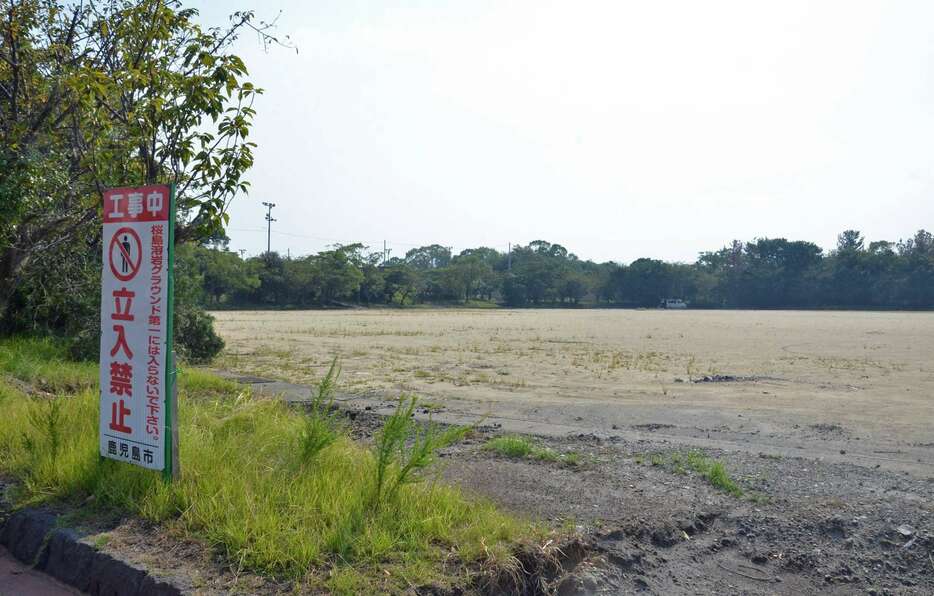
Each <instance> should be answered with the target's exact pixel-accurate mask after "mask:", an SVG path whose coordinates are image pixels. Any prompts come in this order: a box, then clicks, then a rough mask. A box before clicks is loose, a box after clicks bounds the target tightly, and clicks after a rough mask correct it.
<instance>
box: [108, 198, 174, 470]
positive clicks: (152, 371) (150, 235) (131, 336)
mask: <svg viewBox="0 0 934 596" xmlns="http://www.w3.org/2000/svg"><path fill="white" fill-rule="evenodd" d="M169 201H170V188H169V187H168V186H144V187H141V188H115V189H112V190H108V191H107V192H105V193H104V234H103V247H104V263H103V274H102V276H101V355H100V364H101V370H100V382H101V399H100V407H101V410H100V453H101V455H102V456H103V457H108V458H111V459H116V460H119V461H124V462H127V463H132V464H136V465H139V466H143V467H145V468H150V469H153V470H162V469H163V468H164V467H165V441H166V436H165V435H166V398H167V395H166V393H167V387H166V369H167V365H168V363H169V356H170V354H169V350H170V347H169V345H168V340H170V338H169V337H168V329H169V320H168V318H169V316H171V309H170V306H169V277H170V275H171V271H170V270H169V245H170V241H171V238H172V234H171V231H170V229H169V211H170V209H169Z"/></svg>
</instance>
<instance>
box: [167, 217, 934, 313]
mask: <svg viewBox="0 0 934 596" xmlns="http://www.w3.org/2000/svg"><path fill="white" fill-rule="evenodd" d="M179 262H180V263H183V264H184V267H186V268H187V271H188V274H189V275H190V276H193V280H192V281H191V282H190V284H189V285H190V286H192V287H194V288H200V291H196V295H197V298H198V299H200V300H201V301H202V302H203V303H204V305H205V306H207V307H209V308H218V307H240V306H244V307H303V306H327V305H335V304H342V303H356V304H363V305H380V304H399V305H403V304H456V303H471V302H477V301H486V302H496V303H500V304H504V305H508V306H533V307H534V306H552V305H579V304H604V305H619V306H635V307H642V306H655V305H657V304H658V303H659V301H660V300H661V299H662V298H681V299H684V300H686V301H687V302H689V303H690V304H691V305H692V306H697V307H743V308H809V307H810V308H920V309H924V308H932V307H934V239H932V235H931V234H930V233H928V232H926V231H924V230H921V231H919V232H917V233H916V234H915V235H914V236H913V237H912V238H910V239H908V240H904V241H900V242H897V243H894V242H886V241H877V242H871V243H869V244H868V245H867V244H866V242H865V240H864V239H863V237H862V235H861V234H860V233H859V232H857V231H853V230H847V231H845V232H843V233H842V234H840V236H839V238H838V242H837V246H836V247H835V248H834V249H833V250H831V251H829V252H826V253H825V252H824V251H823V250H822V249H821V248H820V247H818V246H817V245H816V244H813V243H811V242H804V241H789V240H785V239H784V238H777V239H766V238H763V239H756V240H753V241H750V242H745V243H744V242H740V241H734V242H733V243H731V244H730V245H729V246H727V247H724V248H722V249H720V250H717V251H713V252H705V253H701V255H700V256H699V258H698V259H697V261H696V262H695V263H692V264H684V263H666V262H663V261H659V260H655V259H649V258H642V259H637V260H635V261H633V262H632V263H629V264H628V265H624V264H619V263H614V262H607V263H595V262H593V261H584V260H581V259H578V258H577V257H576V256H575V255H574V254H572V253H570V252H568V250H567V249H566V248H565V247H563V246H561V245H559V244H551V243H549V242H545V241H541V240H539V241H535V242H531V243H529V244H528V245H527V246H516V247H515V248H513V250H512V251H511V253H510V254H506V253H502V252H498V251H496V250H494V249H492V248H486V247H480V248H472V249H467V250H464V251H462V252H461V253H460V254H457V255H452V254H451V252H450V250H449V249H447V248H445V247H443V246H439V245H431V246H424V247H421V248H416V249H413V250H410V251H409V252H408V253H406V254H405V256H404V257H395V258H391V259H388V260H384V259H383V255H382V253H368V252H367V250H366V248H365V247H364V246H363V245H361V244H352V245H346V246H338V247H335V248H334V249H332V250H328V251H324V252H320V253H318V254H315V255H310V256H306V257H300V258H283V257H282V256H281V255H279V254H277V253H275V252H272V253H267V254H263V255H260V256H257V257H253V258H250V259H246V260H241V259H240V257H239V256H237V255H236V254H235V253H232V252H229V251H227V250H225V248H224V247H223V245H214V246H212V247H206V246H195V245H188V246H185V247H183V249H182V252H181V254H180V260H179Z"/></svg>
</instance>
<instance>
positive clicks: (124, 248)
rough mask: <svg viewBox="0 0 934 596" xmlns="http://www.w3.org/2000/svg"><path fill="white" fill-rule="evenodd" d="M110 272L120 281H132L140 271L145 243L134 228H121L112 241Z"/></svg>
mask: <svg viewBox="0 0 934 596" xmlns="http://www.w3.org/2000/svg"><path fill="white" fill-rule="evenodd" d="M109 252H110V270H111V271H112V272H113V274H114V276H115V277H116V278H117V279H119V280H120V281H130V280H131V279H133V278H134V277H135V276H136V273H137V272H138V271H139V266H140V263H141V262H142V258H143V243H142V242H141V241H140V239H139V234H137V233H136V232H135V231H133V229H132V228H120V229H119V230H117V231H116V233H114V235H113V236H112V237H111V239H110V251H109Z"/></svg>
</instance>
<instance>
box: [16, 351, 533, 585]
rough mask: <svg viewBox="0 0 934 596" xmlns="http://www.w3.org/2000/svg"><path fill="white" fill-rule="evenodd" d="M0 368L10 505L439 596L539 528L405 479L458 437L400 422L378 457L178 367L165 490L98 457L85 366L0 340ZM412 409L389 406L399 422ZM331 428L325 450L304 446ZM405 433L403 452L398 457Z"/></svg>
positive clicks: (291, 570) (320, 444) (501, 561)
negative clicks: (143, 524) (92, 513)
mask: <svg viewBox="0 0 934 596" xmlns="http://www.w3.org/2000/svg"><path fill="white" fill-rule="evenodd" d="M0 371H2V372H3V375H0V408H2V409H3V412H4V416H3V417H2V418H0V474H3V475H5V476H8V477H12V478H14V479H16V480H17V481H18V482H17V489H16V491H15V493H14V495H13V496H14V498H15V499H16V502H17V504H18V505H27V504H37V503H44V502H51V501H65V502H70V503H73V504H76V505H78V504H80V505H81V506H83V507H91V506H93V507H95V508H101V509H104V510H113V509H117V510H121V511H125V512H129V513H133V514H136V515H139V516H141V517H143V518H146V519H149V520H152V521H155V522H161V523H163V524H165V525H168V526H171V527H174V528H176V529H179V530H181V531H182V532H183V533H185V534H188V535H190V536H194V537H197V538H200V539H202V540H204V541H206V542H207V543H209V544H211V545H212V546H214V547H215V548H217V550H218V551H220V552H221V553H223V554H224V555H225V556H226V558H227V560H228V561H230V562H231V563H232V564H234V565H236V566H238V567H239V568H241V569H246V570H252V571H255V572H258V573H263V574H268V575H273V576H276V577H287V578H292V579H296V580H299V582H301V583H303V584H304V585H306V586H308V587H311V588H312V589H326V590H329V591H332V592H342V593H373V592H380V591H396V590H401V589H405V588H406V587H408V586H411V585H424V584H426V583H429V582H436V583H438V584H439V585H445V584H446V583H448V582H449V581H450V575H451V573H455V574H456V573H460V572H462V571H463V570H465V569H467V568H469V567H472V566H477V567H483V568H485V569H494V570H495V569H496V568H497V566H501V565H509V563H510V561H512V560H513V555H512V553H513V551H514V547H515V544H516V542H517V541H521V540H523V539H525V538H528V537H531V536H533V535H535V534H536V533H537V532H538V530H536V529H535V528H533V527H532V526H531V525H530V524H528V523H526V522H523V521H519V520H517V519H515V518H513V517H510V516H508V515H505V514H503V513H501V512H499V511H498V510H497V509H496V508H495V507H494V506H493V505H492V504H490V503H488V502H486V501H480V500H469V499H467V498H465V497H464V496H463V495H462V494H461V493H460V492H459V491H457V490H456V489H454V488H452V487H450V486H448V485H445V484H441V483H438V482H434V481H424V482H413V480H416V479H417V478H421V476H418V472H419V471H421V470H422V469H423V468H424V467H425V465H427V463H428V462H429V461H430V459H431V458H430V452H431V449H425V448H424V442H425V441H429V442H431V445H429V447H431V446H434V445H436V444H442V443H444V441H446V440H448V439H451V440H453V439H454V438H455V437H452V436H449V435H445V436H444V437H441V435H438V434H427V433H429V431H419V430H417V429H413V428H411V427H410V426H408V425H407V424H406V422H405V421H403V420H397V421H396V422H395V424H396V427H395V428H394V429H390V431H389V432H390V433H391V435H386V437H387V438H385V439H383V440H384V441H389V442H388V443H386V442H384V443H383V444H382V446H383V448H384V451H385V452H379V451H377V452H376V453H374V451H372V450H370V449H367V448H364V447H363V446H361V445H359V444H357V443H355V442H354V441H352V440H351V439H350V438H349V437H348V436H347V434H346V433H345V432H342V431H341V429H340V428H336V427H335V426H333V425H331V423H330V421H329V420H328V419H327V418H319V419H318V422H316V423H314V424H316V425H317V426H311V427H310V426H309V423H308V421H307V416H305V415H303V414H302V413H301V412H297V411H295V410H292V409H290V408H288V407H287V406H286V405H285V404H284V403H283V402H282V401H280V400H275V399H260V398H257V397H255V396H253V395H251V394H250V392H249V391H248V389H247V388H245V387H243V386H240V385H237V384H236V383H231V382H229V381H224V380H221V379H217V378H216V377H213V376H211V375H208V374H206V373H204V372H201V371H193V370H188V371H186V372H185V373H184V374H183V375H182V377H181V381H180V385H181V391H180V397H179V399H180V402H181V404H180V408H179V409H180V412H181V421H180V422H181V431H180V432H181V449H180V451H181V468H182V479H181V480H180V481H179V482H177V483H173V484H165V483H163V482H162V480H161V477H160V476H159V475H158V474H156V473H153V472H151V471H146V470H142V469H139V468H135V467H132V466H128V465H125V464H121V463H118V462H114V461H110V460H101V459H100V458H99V456H98V446H97V433H98V431H97V424H98V417H97V416H98V413H97V408H98V396H97V389H96V382H95V381H94V379H95V378H96V367H94V366H93V365H91V366H89V365H85V364H73V363H68V362H67V361H66V359H65V358H64V353H63V352H62V351H61V350H60V349H59V348H57V347H56V346H55V345H54V344H52V343H49V342H40V341H33V340H21V339H17V340H0ZM55 371H58V372H55ZM2 377H6V378H7V379H17V380H18V381H19V382H20V383H23V384H25V385H26V386H27V387H28V386H36V385H38V384H39V383H38V382H39V380H42V382H43V386H44V387H53V386H54V387H56V388H57V389H58V391H59V395H58V396H56V397H48V396H47V395H45V394H32V395H30V394H28V393H27V391H28V390H24V389H22V388H20V387H18V386H16V384H14V383H12V382H5V381H4V380H3V379H2ZM332 380H333V379H332ZM327 391H328V390H327V388H325V390H324V391H323V392H322V396H323V398H324V399H325V400H326V398H327ZM412 402H414V400H412ZM412 402H409V401H406V402H405V405H400V412H402V415H404V416H405V420H406V421H408V420H410V418H409V417H408V416H407V415H406V414H407V412H408V404H409V403H412ZM323 403H326V402H323ZM323 411H324V410H323V409H322V412H323ZM409 424H411V423H410V422H409ZM331 431H334V432H333V435H332V434H328V436H327V440H324V441H320V440H318V439H315V438H314V437H312V436H311V435H313V434H315V433H321V432H327V433H331ZM412 433H415V434H414V436H415V442H414V444H415V447H414V448H413V447H405V445H411V444H412V443H413V441H412V440H411V439H412ZM384 435H385V432H384ZM419 440H421V441H422V443H421V445H422V447H420V448H419V447H418V445H419V443H418V441H419ZM378 444H379V442H378ZM406 449H408V451H406ZM380 474H381V475H382V476H381V480H377V477H378V475H380ZM374 495H375V497H374ZM89 497H93V498H92V499H89ZM88 503H93V505H88ZM452 565H453V566H454V567H452ZM459 570H460V571H459Z"/></svg>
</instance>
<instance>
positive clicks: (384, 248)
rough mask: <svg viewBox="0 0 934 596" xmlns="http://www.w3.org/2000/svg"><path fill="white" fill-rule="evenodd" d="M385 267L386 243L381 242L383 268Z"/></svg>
mask: <svg viewBox="0 0 934 596" xmlns="http://www.w3.org/2000/svg"><path fill="white" fill-rule="evenodd" d="M385 266H386V241H385V240H383V267H385Z"/></svg>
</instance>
